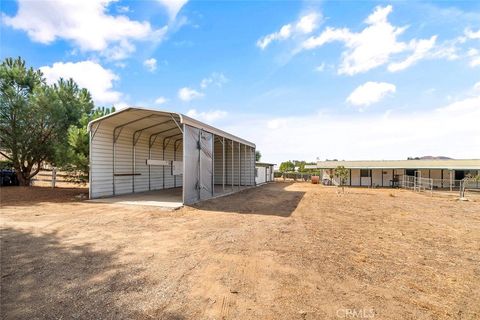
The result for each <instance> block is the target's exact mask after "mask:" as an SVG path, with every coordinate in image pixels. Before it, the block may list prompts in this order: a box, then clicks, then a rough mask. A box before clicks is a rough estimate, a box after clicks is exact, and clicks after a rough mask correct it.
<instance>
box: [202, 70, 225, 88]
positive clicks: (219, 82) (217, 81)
mask: <svg viewBox="0 0 480 320" xmlns="http://www.w3.org/2000/svg"><path fill="white" fill-rule="evenodd" d="M227 82H228V79H227V77H225V75H224V74H223V73H221V72H213V73H212V74H211V75H210V76H209V77H206V78H204V79H202V81H201V82H200V87H201V88H202V89H205V88H207V87H208V86H210V85H214V86H217V87H221V86H223V85H224V84H225V83H227Z"/></svg>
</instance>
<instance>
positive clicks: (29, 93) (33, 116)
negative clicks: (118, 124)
mask: <svg viewBox="0 0 480 320" xmlns="http://www.w3.org/2000/svg"><path fill="white" fill-rule="evenodd" d="M92 108H93V102H92V99H91V97H90V94H89V93H88V91H86V90H85V89H79V88H78V86H77V85H76V84H75V82H73V81H72V80H69V81H63V80H61V81H59V83H58V84H56V85H53V86H48V85H47V84H46V83H45V79H43V75H42V73H41V72H40V70H35V69H33V68H27V67H26V65H25V61H24V60H23V59H21V58H20V57H19V58H17V59H13V58H7V59H5V60H4V61H3V62H2V63H1V65H0V144H1V147H2V151H0V153H1V154H2V155H3V156H5V157H6V158H7V159H8V160H10V161H11V162H12V163H13V167H14V168H15V170H16V172H17V176H18V180H19V182H20V184H21V185H30V180H31V179H32V177H34V176H35V175H36V174H37V173H38V171H39V170H40V168H41V165H42V163H43V162H44V161H49V162H52V163H55V162H57V161H58V157H59V155H60V154H61V153H60V152H59V151H58V150H64V148H65V146H66V145H67V132H68V128H69V127H70V125H72V124H78V121H79V119H80V117H81V115H82V114H83V113H85V112H90V111H91V110H92Z"/></svg>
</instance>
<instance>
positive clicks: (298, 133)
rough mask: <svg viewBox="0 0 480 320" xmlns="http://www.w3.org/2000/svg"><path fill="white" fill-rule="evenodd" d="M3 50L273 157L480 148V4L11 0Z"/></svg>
mask: <svg viewBox="0 0 480 320" xmlns="http://www.w3.org/2000/svg"><path fill="white" fill-rule="evenodd" d="M1 11H2V23H1V49H2V50H1V57H2V59H3V58H5V57H10V56H22V57H23V58H24V59H26V61H27V63H28V64H29V65H31V66H34V67H37V68H42V71H43V72H44V74H45V77H46V79H47V81H49V82H54V81H56V80H57V79H58V78H59V77H73V78H74V79H75V80H76V81H77V82H78V83H79V84H80V85H82V86H85V87H87V88H88V89H89V90H90V91H91V92H92V95H93V98H94V100H95V102H96V104H97V105H98V106H111V105H116V106H117V108H121V107H125V106H143V107H150V108H158V109H166V110H172V111H177V112H182V113H185V114H189V115H191V116H194V117H196V118H199V119H200V120H203V121H205V122H208V123H211V124H213V125H216V126H218V127H220V128H222V129H225V130H228V131H231V132H233V133H235V134H238V135H239V136H241V137H244V138H247V139H249V140H251V141H253V142H255V143H256V144H257V148H258V149H259V150H261V151H262V153H263V155H264V157H263V160H265V161H273V162H280V161H283V160H287V159H304V160H309V161H313V160H315V159H316V158H319V159H322V160H323V159H325V158H338V159H404V158H406V157H408V156H421V155H446V156H451V157H455V158H480V151H479V150H480V129H479V128H480V125H479V120H478V119H480V2H478V1H468V2H458V1H455V2H448V1H438V2H401V1H394V2H379V1H375V2H373V1H372V2H369V1H344V2H342V1H332V2H328V1H315V2H308V1H279V2H275V1H264V2H262V1H218V2H215V1H185V0H152V1H108V0H104V1H43V2H42V1H8V0H7V1H3V2H2V8H1Z"/></svg>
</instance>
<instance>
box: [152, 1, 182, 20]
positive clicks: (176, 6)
mask: <svg viewBox="0 0 480 320" xmlns="http://www.w3.org/2000/svg"><path fill="white" fill-rule="evenodd" d="M157 1H158V2H160V3H161V4H162V5H163V6H164V7H165V9H167V12H168V16H169V17H170V20H174V19H175V18H176V17H177V15H178V13H179V12H180V10H181V9H182V8H183V6H184V5H185V4H186V3H187V2H188V0H157Z"/></svg>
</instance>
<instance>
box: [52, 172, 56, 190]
mask: <svg viewBox="0 0 480 320" xmlns="http://www.w3.org/2000/svg"><path fill="white" fill-rule="evenodd" d="M55 180H57V169H56V168H53V169H52V188H55Z"/></svg>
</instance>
